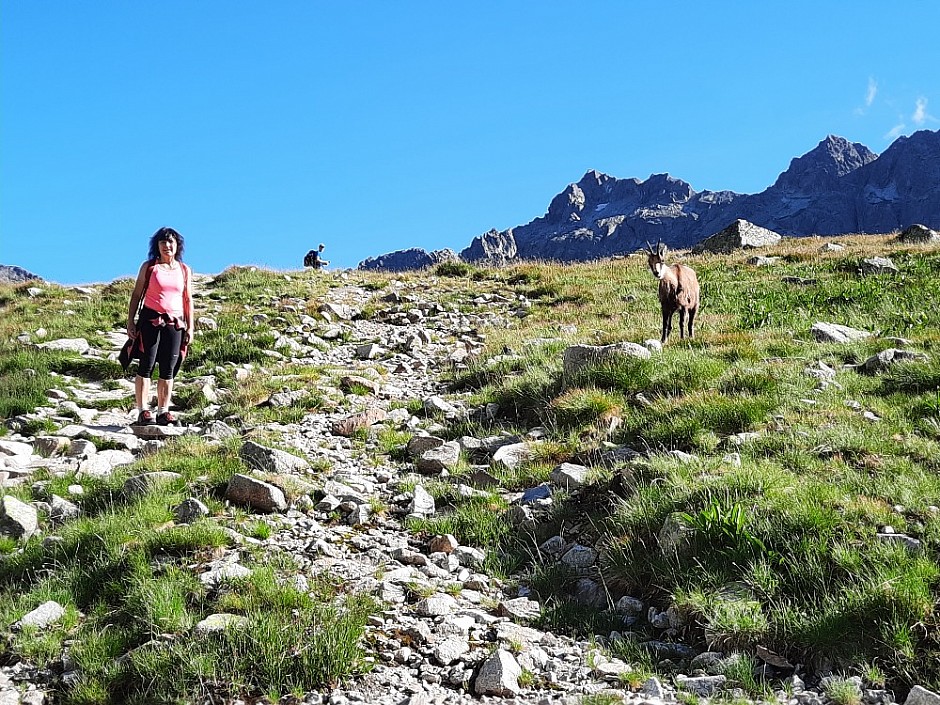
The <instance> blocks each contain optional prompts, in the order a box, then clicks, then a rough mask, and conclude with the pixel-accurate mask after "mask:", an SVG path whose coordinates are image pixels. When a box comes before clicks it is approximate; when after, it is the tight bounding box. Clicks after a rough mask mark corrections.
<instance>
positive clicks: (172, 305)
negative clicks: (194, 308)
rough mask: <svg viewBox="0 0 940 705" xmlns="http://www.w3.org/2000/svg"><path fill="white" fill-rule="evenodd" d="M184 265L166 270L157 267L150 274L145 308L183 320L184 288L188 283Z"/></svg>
mask: <svg viewBox="0 0 940 705" xmlns="http://www.w3.org/2000/svg"><path fill="white" fill-rule="evenodd" d="M184 266H185V265H183V264H182V263H180V265H179V266H178V267H177V268H176V269H171V270H166V269H163V268H162V267H160V265H156V266H155V267H154V268H153V271H152V272H151V274H150V284H148V285H147V295H146V296H145V297H144V306H146V307H147V308H149V309H151V310H152V311H156V312H158V313H165V314H167V315H169V316H175V317H176V318H180V319H182V318H183V286H184V285H185V283H186V280H185V279H184V275H183V267H184Z"/></svg>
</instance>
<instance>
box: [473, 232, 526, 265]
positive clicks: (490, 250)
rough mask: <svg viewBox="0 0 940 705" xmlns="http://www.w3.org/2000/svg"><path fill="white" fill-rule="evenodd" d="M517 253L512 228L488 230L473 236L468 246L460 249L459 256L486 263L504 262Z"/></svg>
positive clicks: (513, 257)
mask: <svg viewBox="0 0 940 705" xmlns="http://www.w3.org/2000/svg"><path fill="white" fill-rule="evenodd" d="M517 254H518V249H517V248H516V239H515V237H513V234H512V230H507V231H505V232H502V233H501V232H499V231H498V230H490V231H489V232H486V233H483V234H482V235H480V236H479V237H475V238H473V242H471V243H470V245H469V247H467V248H466V249H464V250H463V251H461V253H460V258H461V259H462V260H465V261H467V262H486V263H487V264H496V265H499V264H505V263H506V262H508V261H510V260H513V259H515V257H516V255H517Z"/></svg>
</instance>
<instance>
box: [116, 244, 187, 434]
mask: <svg viewBox="0 0 940 705" xmlns="http://www.w3.org/2000/svg"><path fill="white" fill-rule="evenodd" d="M191 282H192V270H190V268H189V267H187V266H186V265H185V264H183V236H182V235H180V234H179V233H178V232H176V231H175V230H174V229H173V228H160V229H159V230H157V232H155V233H154V234H153V237H151V238H150V256H149V259H148V260H147V261H146V262H144V263H143V264H142V265H140V271H139V272H138V273H137V284H136V285H135V286H134V293H133V294H131V303H130V307H129V308H128V313H127V335H128V336H129V337H130V338H133V339H135V345H134V348H135V357H138V358H139V365H138V368H137V378H136V379H135V380H134V392H135V396H136V401H137V421H136V425H138V426H151V425H153V424H154V423H157V424H160V425H161V426H169V425H172V424H175V423H176V417H175V416H174V415H173V414H172V412H171V411H170V401H171V398H172V396H173V378H174V377H175V376H176V372H177V370H178V369H179V366H180V362H182V358H183V357H185V355H186V347H187V346H188V345H189V341H190V340H192V338H193V331H194V323H193V296H192V285H191ZM138 314H139V315H138ZM135 319H136V320H135ZM155 365H156V366H158V367H159V369H160V378H159V379H158V380H157V407H158V408H157V414H156V419H154V415H153V413H152V412H151V411H150V409H149V408H148V406H149V405H150V379H151V376H152V375H153V368H154V366H155Z"/></svg>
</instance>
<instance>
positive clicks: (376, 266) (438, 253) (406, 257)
mask: <svg viewBox="0 0 940 705" xmlns="http://www.w3.org/2000/svg"><path fill="white" fill-rule="evenodd" d="M457 259H458V258H457V253H455V252H454V251H453V250H448V249H443V250H434V251H433V252H427V251H426V250H423V249H421V248H420V247H412V248H409V249H407V250H396V251H395V252H389V253H388V254H384V255H379V256H378V257H369V258H367V259H364V260H363V261H362V262H360V263H359V267H358V268H359V269H368V270H372V271H381V272H407V271H411V270H414V269H426V268H427V267H433V266H435V265H437V264H440V263H441V262H454V261H457Z"/></svg>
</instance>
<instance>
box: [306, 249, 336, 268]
mask: <svg viewBox="0 0 940 705" xmlns="http://www.w3.org/2000/svg"><path fill="white" fill-rule="evenodd" d="M321 252H323V243H322V242H321V243H320V246H319V247H318V248H317V249H315V250H310V252H308V253H307V255H306V257H304V267H313V268H314V269H320V267H326V266H327V265H328V264H329V263H330V261H329V260H328V259H323V257H322V256H321V255H320V253H321Z"/></svg>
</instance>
